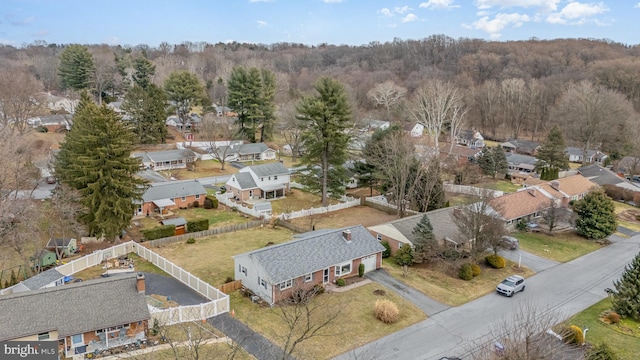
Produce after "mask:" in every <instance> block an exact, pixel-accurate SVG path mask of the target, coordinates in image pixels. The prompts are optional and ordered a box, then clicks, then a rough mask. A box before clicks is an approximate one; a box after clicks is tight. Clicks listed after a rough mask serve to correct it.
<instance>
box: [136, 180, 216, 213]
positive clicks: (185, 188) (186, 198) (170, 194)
mask: <svg viewBox="0 0 640 360" xmlns="http://www.w3.org/2000/svg"><path fill="white" fill-rule="evenodd" d="M206 196H207V191H206V190H205V188H204V186H202V184H200V182H199V181H198V180H197V179H194V180H181V181H167V182H161V183H151V184H150V186H149V188H148V189H147V191H145V193H144V194H143V195H142V204H140V205H139V206H138V208H137V209H136V214H135V215H149V214H153V213H154V212H159V213H162V214H164V213H165V212H166V211H167V210H172V209H179V208H187V207H189V206H193V203H194V202H197V203H198V206H204V199H205V197H206Z"/></svg>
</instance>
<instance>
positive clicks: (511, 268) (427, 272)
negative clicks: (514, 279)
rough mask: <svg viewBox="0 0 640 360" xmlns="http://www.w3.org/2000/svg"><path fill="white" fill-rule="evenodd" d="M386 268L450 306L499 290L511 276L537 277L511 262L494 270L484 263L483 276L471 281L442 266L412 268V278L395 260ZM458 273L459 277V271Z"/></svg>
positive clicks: (531, 271)
mask: <svg viewBox="0 0 640 360" xmlns="http://www.w3.org/2000/svg"><path fill="white" fill-rule="evenodd" d="M382 267H383V268H384V269H385V270H387V271H388V272H389V274H391V275H392V276H393V277H395V278H396V279H398V280H400V281H402V282H404V283H406V284H408V285H410V286H411V287H413V288H415V289H418V290H420V291H422V292H423V293H425V294H426V295H428V296H429V297H431V298H433V299H435V300H437V301H439V302H441V303H443V304H447V305H450V306H458V305H462V304H464V303H467V302H469V301H471V300H473V299H477V298H479V297H481V296H483V295H486V294H488V293H491V292H493V291H495V289H496V285H497V284H498V283H499V282H500V281H502V280H503V279H504V278H506V277H507V276H509V275H512V274H520V275H522V276H525V277H528V276H532V275H533V274H534V272H533V270H531V269H528V268H525V267H520V268H518V267H517V264H515V263H513V262H511V261H507V266H506V267H505V268H504V269H493V268H490V267H487V266H484V264H482V265H481V268H482V273H481V274H480V275H478V276H477V277H475V278H473V279H472V280H470V281H465V280H462V279H460V278H458V277H454V276H451V275H448V274H447V273H444V272H443V271H446V270H443V269H442V267H440V268H438V269H435V268H433V266H422V265H421V266H412V267H410V268H409V275H408V276H407V277H403V276H402V268H401V267H400V266H399V265H398V264H396V262H395V260H394V259H393V258H386V259H383V261H382ZM455 273H456V274H457V271H455Z"/></svg>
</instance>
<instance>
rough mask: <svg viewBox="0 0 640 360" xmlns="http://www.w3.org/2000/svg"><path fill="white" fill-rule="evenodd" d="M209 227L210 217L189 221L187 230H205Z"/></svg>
mask: <svg viewBox="0 0 640 360" xmlns="http://www.w3.org/2000/svg"><path fill="white" fill-rule="evenodd" d="M207 229H209V219H202V220H194V221H189V222H187V232H196V231H204V230H207Z"/></svg>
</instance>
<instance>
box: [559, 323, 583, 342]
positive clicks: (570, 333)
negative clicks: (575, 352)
mask: <svg viewBox="0 0 640 360" xmlns="http://www.w3.org/2000/svg"><path fill="white" fill-rule="evenodd" d="M562 341H564V342H565V343H567V344H572V345H582V344H583V343H584V335H583V334H582V329H580V327H578V326H576V325H570V326H567V327H565V328H564V334H563V336H562Z"/></svg>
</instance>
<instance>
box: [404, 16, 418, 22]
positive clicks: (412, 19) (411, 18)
mask: <svg viewBox="0 0 640 360" xmlns="http://www.w3.org/2000/svg"><path fill="white" fill-rule="evenodd" d="M416 20H418V17H417V16H416V15H414V14H407V16H405V17H403V18H402V22H403V23H408V22H412V21H416Z"/></svg>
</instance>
